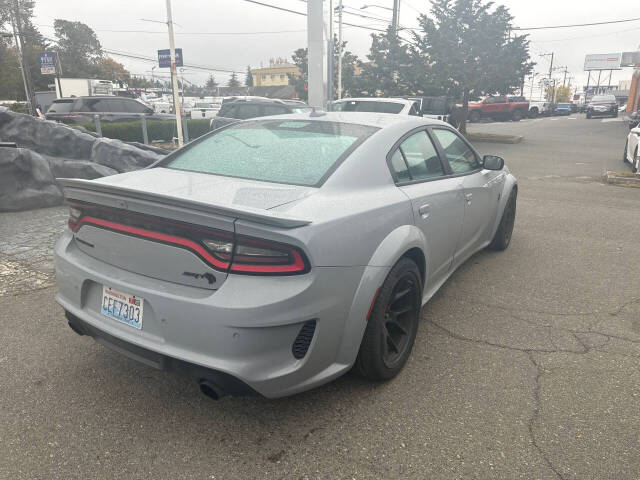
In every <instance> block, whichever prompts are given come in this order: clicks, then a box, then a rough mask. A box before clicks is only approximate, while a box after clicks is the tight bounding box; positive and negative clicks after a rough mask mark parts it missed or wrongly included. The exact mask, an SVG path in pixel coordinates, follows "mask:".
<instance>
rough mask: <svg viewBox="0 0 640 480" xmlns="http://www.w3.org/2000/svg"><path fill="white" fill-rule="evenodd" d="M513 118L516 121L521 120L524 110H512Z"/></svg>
mask: <svg viewBox="0 0 640 480" xmlns="http://www.w3.org/2000/svg"><path fill="white" fill-rule="evenodd" d="M511 120H513V121H514V122H519V121H520V120H522V111H520V110H514V111H513V112H511Z"/></svg>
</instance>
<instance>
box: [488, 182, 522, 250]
mask: <svg viewBox="0 0 640 480" xmlns="http://www.w3.org/2000/svg"><path fill="white" fill-rule="evenodd" d="M514 188H518V182H517V181H516V177H514V176H513V175H512V174H511V172H509V171H508V170H507V171H506V172H505V181H504V183H503V184H502V191H501V192H500V201H499V202H498V214H497V215H496V219H495V222H494V225H493V230H491V238H493V236H494V235H495V234H496V230H497V229H498V225H500V221H501V220H502V214H503V212H504V208H505V207H506V206H507V201H508V200H509V196H510V195H511V191H512V190H513V189H514Z"/></svg>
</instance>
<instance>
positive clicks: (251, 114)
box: [235, 103, 262, 120]
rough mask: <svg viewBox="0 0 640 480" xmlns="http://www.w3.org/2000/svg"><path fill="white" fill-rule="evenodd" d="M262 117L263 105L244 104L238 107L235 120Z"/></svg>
mask: <svg viewBox="0 0 640 480" xmlns="http://www.w3.org/2000/svg"><path fill="white" fill-rule="evenodd" d="M261 116H262V106H261V105H255V104H253V105H251V104H248V103H247V104H244V105H238V106H237V107H236V116H235V118H239V119H240V120H246V119H248V118H256V117H261Z"/></svg>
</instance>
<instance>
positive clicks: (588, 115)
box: [587, 112, 591, 120]
mask: <svg viewBox="0 0 640 480" xmlns="http://www.w3.org/2000/svg"><path fill="white" fill-rule="evenodd" d="M587 120H591V112H587Z"/></svg>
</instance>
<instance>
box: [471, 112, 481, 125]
mask: <svg viewBox="0 0 640 480" xmlns="http://www.w3.org/2000/svg"><path fill="white" fill-rule="evenodd" d="M469 121H470V122H473V123H475V122H479V121H480V112H479V111H477V110H473V111H472V112H471V113H470V114H469Z"/></svg>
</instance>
